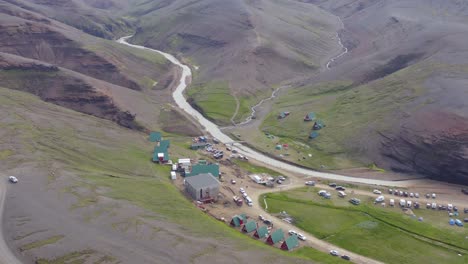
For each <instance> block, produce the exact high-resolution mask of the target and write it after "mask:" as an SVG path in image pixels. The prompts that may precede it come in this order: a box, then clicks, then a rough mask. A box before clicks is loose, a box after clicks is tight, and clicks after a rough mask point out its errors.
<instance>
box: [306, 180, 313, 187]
mask: <svg viewBox="0 0 468 264" xmlns="http://www.w3.org/2000/svg"><path fill="white" fill-rule="evenodd" d="M305 185H307V186H315V182H314V181H306V182H305Z"/></svg>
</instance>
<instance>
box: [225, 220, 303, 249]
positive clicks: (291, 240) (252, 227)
mask: <svg viewBox="0 0 468 264" xmlns="http://www.w3.org/2000/svg"><path fill="white" fill-rule="evenodd" d="M230 224H231V226H233V227H241V231H242V232H244V233H252V232H254V234H253V237H255V238H257V239H265V238H266V240H265V243H267V244H269V245H275V244H277V243H278V242H281V241H283V243H282V244H281V249H283V250H293V249H294V248H296V247H298V246H299V239H298V238H297V235H291V236H289V237H287V238H285V235H284V232H283V230H282V229H277V230H276V231H274V232H273V233H271V234H270V232H269V230H268V227H267V226H266V225H263V226H259V225H258V224H257V222H255V221H253V220H250V221H247V216H246V215H245V214H241V215H235V216H234V217H232V220H231V223H230Z"/></svg>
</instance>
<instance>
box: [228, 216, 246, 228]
mask: <svg viewBox="0 0 468 264" xmlns="http://www.w3.org/2000/svg"><path fill="white" fill-rule="evenodd" d="M246 221H247V217H246V216H245V214H241V215H235V216H233V217H232V220H231V225H232V226H235V227H239V226H241V225H243V224H244V223H245V222H246Z"/></svg>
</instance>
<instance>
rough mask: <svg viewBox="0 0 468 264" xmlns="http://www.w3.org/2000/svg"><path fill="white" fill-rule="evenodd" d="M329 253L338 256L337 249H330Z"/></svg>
mask: <svg viewBox="0 0 468 264" xmlns="http://www.w3.org/2000/svg"><path fill="white" fill-rule="evenodd" d="M330 255H332V256H339V255H340V253H338V251H336V250H333V249H332V250H330Z"/></svg>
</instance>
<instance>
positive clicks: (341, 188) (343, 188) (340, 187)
mask: <svg viewBox="0 0 468 264" xmlns="http://www.w3.org/2000/svg"><path fill="white" fill-rule="evenodd" d="M335 190H337V191H346V188H345V187H343V186H336V188H335Z"/></svg>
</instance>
